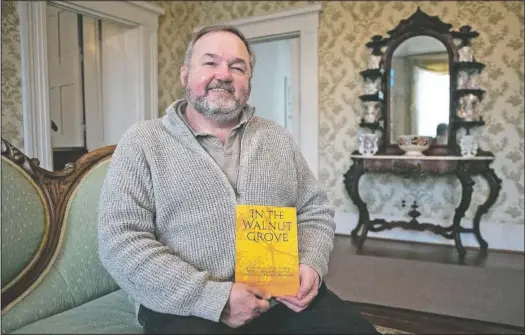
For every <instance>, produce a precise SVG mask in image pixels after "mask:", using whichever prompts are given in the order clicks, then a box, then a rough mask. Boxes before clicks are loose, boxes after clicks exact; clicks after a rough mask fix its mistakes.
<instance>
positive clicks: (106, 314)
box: [12, 290, 143, 334]
mask: <svg viewBox="0 0 525 335" xmlns="http://www.w3.org/2000/svg"><path fill="white" fill-rule="evenodd" d="M142 333H143V331H142V326H141V325H140V324H139V323H138V321H137V319H136V317H135V309H134V307H133V303H132V302H131V301H130V300H129V298H128V296H127V295H126V293H125V292H124V291H122V290H118V291H116V292H113V293H109V294H107V295H105V296H102V297H100V298H97V299H95V300H92V301H90V302H88V303H85V304H83V305H81V306H78V307H75V308H73V309H70V310H68V311H65V312H63V313H60V314H57V315H54V316H51V317H49V318H46V319H42V320H39V321H37V322H34V323H32V324H29V325H27V326H25V327H23V328H20V329H17V330H16V331H14V332H12V334H142Z"/></svg>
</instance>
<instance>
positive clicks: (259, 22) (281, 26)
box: [194, 4, 322, 178]
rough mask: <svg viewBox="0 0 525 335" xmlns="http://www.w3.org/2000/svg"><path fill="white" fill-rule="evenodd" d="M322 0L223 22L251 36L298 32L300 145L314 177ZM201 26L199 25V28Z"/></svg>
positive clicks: (262, 36)
mask: <svg viewBox="0 0 525 335" xmlns="http://www.w3.org/2000/svg"><path fill="white" fill-rule="evenodd" d="M321 8H322V6H321V4H316V5H312V6H307V7H301V8H297V9H291V10H287V11H282V12H279V13H274V14H269V15H262V16H252V17H248V18H244V19H239V20H234V21H228V22H221V24H228V25H232V26H235V27H237V28H239V29H240V30H241V31H242V33H243V34H244V35H245V37H246V38H247V39H249V40H252V39H259V38H264V37H269V36H279V35H290V34H297V35H298V36H299V45H300V55H299V59H300V66H299V68H300V73H301V78H302V79H301V81H300V88H299V89H300V94H299V95H300V102H299V106H300V107H299V120H293V121H292V122H296V121H297V122H299V146H300V148H301V151H302V153H303V155H304V157H305V159H306V161H307V162H308V165H309V166H310V168H311V169H312V172H313V173H314V175H315V177H316V178H317V177H318V172H319V154H318V151H319V138H318V136H319V135H318V133H319V113H318V111H319V101H318V94H319V87H318V84H317V83H318V72H317V68H318V62H317V57H318V53H317V48H318V28H319V12H320V11H321ZM199 28H200V27H198V28H196V29H195V30H194V31H197V30H198V29H199Z"/></svg>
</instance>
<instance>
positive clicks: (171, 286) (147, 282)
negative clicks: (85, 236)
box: [98, 102, 335, 322]
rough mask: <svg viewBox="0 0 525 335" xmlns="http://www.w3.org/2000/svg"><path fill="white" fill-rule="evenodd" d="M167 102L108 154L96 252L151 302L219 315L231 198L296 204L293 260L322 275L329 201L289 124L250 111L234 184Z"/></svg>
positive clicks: (137, 295) (226, 278) (224, 294)
mask: <svg viewBox="0 0 525 335" xmlns="http://www.w3.org/2000/svg"><path fill="white" fill-rule="evenodd" d="M176 103H177V102H176ZM173 106H174V105H172V106H170V108H168V110H167V113H166V115H165V116H163V117H162V118H159V119H155V120H148V121H144V122H141V123H139V124H137V125H135V126H133V127H132V128H131V129H129V130H128V131H127V132H126V134H125V135H124V136H123V137H122V139H121V140H120V142H119V144H118V146H117V148H116V150H115V152H114V154H113V157H112V160H111V165H110V168H109V171H108V175H107V177H106V180H105V183H104V186H103V189H102V194H101V199H100V212H99V226H98V228H99V253H100V258H101V261H102V263H103V264H104V266H105V267H106V268H107V270H108V271H109V273H110V274H111V275H112V276H113V278H114V279H115V280H116V282H117V283H118V284H119V285H120V286H121V287H122V288H123V289H124V290H125V291H127V292H128V294H129V295H130V296H131V298H132V299H133V300H134V301H135V302H136V303H137V304H143V305H144V306H146V307H148V308H150V309H152V310H155V311H158V312H161V313H169V314H176V315H194V316H197V317H201V318H205V319H208V320H212V321H216V322H218V321H219V319H220V315H221V312H222V310H223V308H224V306H225V305H226V302H227V301H228V297H229V294H230V290H231V286H232V281H233V279H234V278H233V277H234V266H235V206H236V204H262V205H270V206H290V207H296V208H297V222H298V240H299V257H300V260H299V261H300V262H301V263H305V264H308V265H310V266H312V267H313V268H314V269H315V270H316V271H317V272H318V273H319V274H320V276H321V277H322V276H324V275H325V274H326V273H327V271H328V261H329V255H330V253H331V251H332V249H333V238H334V231H335V223H334V221H333V216H334V211H333V208H332V207H331V206H330V204H329V201H328V198H327V195H326V193H325V191H324V189H323V188H322V187H321V186H320V184H319V183H318V181H317V180H316V179H315V177H314V175H313V174H312V172H311V171H310V169H309V167H308V165H307V163H306V161H305V159H304V158H303V156H302V155H301V153H300V150H299V148H298V147H297V145H296V144H295V142H294V141H293V139H292V137H291V136H290V135H289V133H288V132H287V131H286V130H285V129H284V128H282V127H281V126H279V125H277V124H276V123H274V122H272V121H268V120H265V119H263V118H260V117H257V116H253V117H251V118H250V120H249V121H248V123H247V127H246V130H245V132H244V135H243V138H242V142H241V153H240V166H239V175H238V180H237V190H234V189H233V188H232V186H231V184H230V183H229V181H228V179H227V178H226V176H225V175H224V173H223V172H222V171H221V169H220V168H219V166H218V165H217V164H216V163H215V161H214V160H213V159H212V158H211V156H210V155H209V154H207V153H206V151H205V150H204V148H203V147H202V146H201V145H200V144H199V143H198V142H197V140H196V139H195V138H194V136H193V134H192V133H191V131H190V130H189V129H188V127H187V126H186V125H185V124H184V123H183V122H182V120H181V119H180V118H179V117H178V116H177V115H176V113H175V111H174V108H173ZM247 108H251V107H247Z"/></svg>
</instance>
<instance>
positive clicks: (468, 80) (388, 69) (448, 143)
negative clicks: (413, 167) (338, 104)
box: [360, 8, 484, 156]
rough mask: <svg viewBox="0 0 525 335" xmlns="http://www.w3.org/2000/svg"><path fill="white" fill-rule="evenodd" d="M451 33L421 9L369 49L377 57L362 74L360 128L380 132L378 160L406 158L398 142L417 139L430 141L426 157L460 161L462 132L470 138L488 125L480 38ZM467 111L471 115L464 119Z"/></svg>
mask: <svg viewBox="0 0 525 335" xmlns="http://www.w3.org/2000/svg"><path fill="white" fill-rule="evenodd" d="M451 28H452V25H450V24H447V23H444V22H443V21H441V20H440V19H439V18H438V17H437V16H429V15H427V14H426V13H424V12H423V11H421V10H420V9H419V8H418V9H417V11H416V12H415V13H414V14H413V15H412V16H410V17H409V18H407V19H405V20H402V21H401V22H400V23H399V24H398V25H397V27H395V28H394V29H392V30H390V31H388V32H387V33H388V35H389V37H386V38H384V37H382V36H380V35H375V36H373V37H372V40H371V41H370V42H368V43H367V44H366V46H367V47H369V48H371V49H372V52H371V55H370V59H369V63H368V68H367V69H366V70H365V71H362V72H361V75H362V76H363V78H364V83H365V89H364V92H363V93H364V94H363V95H361V96H360V99H361V101H362V103H363V116H362V120H361V124H360V127H361V128H365V129H369V130H371V131H372V132H375V135H374V136H375V137H374V138H373V140H376V138H378V142H379V144H378V149H377V154H387V155H401V154H405V151H403V150H401V149H400V147H399V145H398V144H400V142H399V141H400V140H401V138H402V137H405V135H411V136H412V135H417V137H418V138H419V137H421V138H426V139H427V140H428V145H427V149H425V151H424V154H425V155H431V156H434V155H461V152H462V150H461V149H460V148H459V146H458V143H457V133H458V129H461V128H464V129H463V131H464V132H466V133H467V134H470V131H471V129H472V128H475V127H477V126H481V125H483V124H484V123H483V120H482V119H481V117H480V116H479V103H480V101H481V99H482V96H483V93H484V91H483V90H480V89H479V88H478V87H477V78H478V75H479V73H480V72H481V70H482V69H483V67H484V65H483V64H481V63H477V62H476V61H475V59H474V57H473V56H472V50H471V48H470V39H471V38H474V37H477V36H478V33H477V32H474V31H471V28H470V27H469V26H463V27H461V28H460V30H459V31H457V32H456V31H450V29H451ZM455 40H459V41H460V42H459V43H455ZM473 109H474V112H472V110H473ZM466 110H468V111H469V113H470V114H472V115H470V114H469V116H468V117H465V111H466ZM406 138H408V136H406ZM373 154H375V152H374V153H373Z"/></svg>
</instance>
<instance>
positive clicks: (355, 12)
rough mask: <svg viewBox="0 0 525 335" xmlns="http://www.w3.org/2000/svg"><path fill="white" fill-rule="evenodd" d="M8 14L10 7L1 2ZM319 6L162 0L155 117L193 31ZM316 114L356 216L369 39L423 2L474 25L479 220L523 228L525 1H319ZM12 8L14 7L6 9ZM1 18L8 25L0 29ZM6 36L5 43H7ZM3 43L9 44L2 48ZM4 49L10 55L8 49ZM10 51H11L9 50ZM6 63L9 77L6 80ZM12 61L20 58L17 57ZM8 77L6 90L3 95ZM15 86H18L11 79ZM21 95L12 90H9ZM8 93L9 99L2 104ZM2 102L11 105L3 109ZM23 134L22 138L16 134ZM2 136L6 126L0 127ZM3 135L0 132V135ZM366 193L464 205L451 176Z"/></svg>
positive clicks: (373, 197)
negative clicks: (354, 167)
mask: <svg viewBox="0 0 525 335" xmlns="http://www.w3.org/2000/svg"><path fill="white" fill-rule="evenodd" d="M4 3H5V2H4V1H3V2H2V6H5V7H8V8H14V5H4ZM311 3H316V2H315V1H278V2H277V1H253V2H252V1H250V2H248V1H221V2H213V1H188V2H186V1H161V2H157V4H159V5H160V6H162V7H163V8H164V9H165V10H166V13H165V15H164V16H162V17H161V18H160V24H159V50H158V58H159V76H158V78H159V115H162V114H163V110H164V108H165V107H166V106H167V105H168V104H169V103H171V102H172V101H173V100H175V99H177V98H179V97H181V96H182V93H183V90H182V87H181V85H180V81H179V67H180V65H181V64H182V61H183V57H184V51H185V48H186V45H187V43H188V42H189V40H190V38H191V33H192V31H193V29H194V28H195V27H197V26H201V25H205V24H212V23H218V22H223V21H228V20H232V19H237V18H241V17H247V16H253V15H262V14H268V13H274V12H277V11H280V10H285V9H289V8H294V7H302V6H305V5H308V4H311ZM319 3H321V4H322V12H321V14H320V27H319V114H320V116H319V117H320V129H319V130H320V133H319V135H320V138H319V152H320V162H319V163H320V179H321V181H322V183H323V184H324V185H325V186H326V188H327V189H328V192H329V196H330V199H331V201H332V203H333V204H334V205H335V206H336V208H337V210H339V211H343V212H357V208H356V207H355V206H354V205H353V203H352V202H351V200H350V198H349V196H348V194H347V192H346V190H345V189H344V185H343V175H344V173H345V172H346V171H347V170H348V168H349V167H350V165H351V160H350V153H351V152H352V151H353V150H355V149H356V148H357V137H356V135H357V130H358V128H357V124H358V116H359V113H360V108H361V107H360V101H359V99H358V95H359V94H361V88H362V86H361V83H362V78H361V77H360V75H359V71H362V70H363V69H364V68H365V67H366V63H367V56H368V52H369V50H368V49H367V48H366V47H365V43H366V42H368V41H369V39H370V37H371V36H372V35H376V34H379V35H385V34H386V32H387V31H388V30H390V29H392V28H394V27H395V26H396V25H397V24H398V22H399V21H400V20H402V19H405V18H408V17H409V16H410V15H412V14H413V13H414V12H415V11H416V9H417V7H418V6H419V7H420V8H421V9H422V10H423V11H425V12H426V13H427V14H429V15H437V16H439V17H440V18H441V20H443V21H445V22H447V23H450V24H452V25H453V28H452V29H454V30H456V29H458V28H459V27H460V26H462V25H467V24H468V25H471V26H472V27H473V29H474V30H477V31H478V32H479V33H480V36H479V37H478V38H476V39H474V40H473V43H472V46H473V49H474V52H475V56H476V58H477V59H478V60H479V61H480V62H482V63H485V64H486V68H485V70H484V72H483V73H482V75H481V78H480V87H481V88H483V89H485V90H486V91H487V94H486V96H485V99H484V101H483V104H482V108H483V117H484V119H485V121H486V123H487V124H486V126H485V127H484V130H483V136H482V143H481V147H482V148H483V149H484V150H489V151H492V152H493V153H494V154H495V155H496V160H495V162H494V163H493V165H492V167H493V168H494V169H495V171H496V173H497V174H498V176H499V177H500V178H501V179H502V180H503V184H502V186H503V188H502V191H501V192H500V196H499V198H498V200H497V202H496V203H495V204H494V206H493V207H492V208H491V210H490V211H489V213H488V214H487V215H486V216H484V221H490V222H493V223H499V222H505V223H520V224H523V222H524V176H523V170H524V108H525V106H524V100H523V97H524V92H523V88H524V61H523V60H524V45H523V44H524V28H523V25H524V5H523V3H522V2H507V1H499V2H492V1H491V2H481V1H479V2H478V1H457V2H451V1H446V2H445V1H417V2H408V1H407V2H401V1H395V2H384V1H327V2H324V1H319ZM9 6H11V7H9ZM5 7H2V50H3V53H2V66H3V67H2V117H3V120H2V121H4V119H5V118H7V120H9V122H11V125H12V126H10V127H6V128H9V129H12V130H11V132H8V133H6V134H9V135H10V136H11V137H12V138H16V137H18V138H19V139H21V133H22V129H21V118H20V115H21V113H20V94H19V91H20V90H19V87H20V86H19V84H20V81H19V77H20V76H19V73H20V65H19V56H18V55H19V51H18V50H19V45H18V37H17V35H18V31H17V19H15V18H14V17H13V16H16V15H13V13H14V14H16V12H14V11H11V14H9V9H8V10H7V11H5V10H4V8H5ZM4 21H6V26H4ZM5 36H6V37H7V42H6V41H4V38H5ZM6 43H9V44H6ZM6 45H7V47H6V49H9V52H8V55H6V51H4V50H5V49H4V46H6ZM11 49H12V50H11ZM4 57H5V58H9V59H11V62H10V63H7V64H9V65H7V64H6V65H5V68H7V69H8V71H11V75H9V76H8V77H7V76H6V77H5V78H4V76H5V75H4ZM15 60H17V62H16V61H15ZM7 78H9V85H8V87H10V89H7V88H6V89H4V82H6V81H7ZM17 80H18V82H17ZM14 92H18V93H14ZM5 97H7V100H4V99H5ZM4 101H7V103H8V104H9V105H8V107H9V108H6V107H4V103H5V102H4ZM16 129H18V130H19V132H17V131H16ZM2 132H4V122H3V125H2ZM3 136H4V135H3ZM361 180H362V181H361V190H362V197H363V199H364V200H365V201H366V202H367V203H368V207H369V209H370V211H371V213H372V216H374V214H379V213H380V214H381V215H392V216H394V215H395V216H399V215H402V214H405V213H407V211H408V210H407V209H406V208H402V207H401V202H402V200H405V201H406V202H407V203H408V204H411V203H412V201H414V200H416V199H417V201H418V204H419V205H420V206H421V207H420V208H419V210H420V211H421V212H422V217H423V218H425V217H426V218H429V217H432V218H436V217H440V218H448V219H451V217H452V215H453V214H454V210H453V208H455V207H457V205H458V204H459V200H460V192H459V191H460V185H459V182H458V181H457V180H456V179H455V178H453V177H425V178H421V179H418V180H407V179H403V178H401V177H397V176H393V175H387V174H384V175H366V176H364V177H363V178H362V179H361ZM475 181H476V184H475V186H474V196H473V199H472V204H471V206H470V208H469V210H468V211H467V217H468V218H472V217H473V216H474V213H475V210H476V209H477V207H478V205H480V204H481V203H483V202H484V201H485V199H486V197H487V194H488V186H487V184H486V183H485V182H484V181H483V180H482V179H480V178H475Z"/></svg>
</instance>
